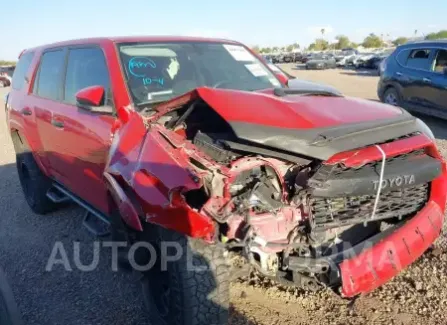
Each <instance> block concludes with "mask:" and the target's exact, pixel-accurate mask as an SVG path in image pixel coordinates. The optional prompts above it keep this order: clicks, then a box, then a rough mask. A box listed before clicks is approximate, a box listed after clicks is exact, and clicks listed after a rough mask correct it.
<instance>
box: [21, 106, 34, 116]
mask: <svg viewBox="0 0 447 325" xmlns="http://www.w3.org/2000/svg"><path fill="white" fill-rule="evenodd" d="M21 113H22V115H25V116H30V115H32V114H33V112H32V111H31V110H30V109H29V108H24V109H22V112H21Z"/></svg>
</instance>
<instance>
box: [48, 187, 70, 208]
mask: <svg viewBox="0 0 447 325" xmlns="http://www.w3.org/2000/svg"><path fill="white" fill-rule="evenodd" d="M47 198H49V199H50V201H51V202H53V203H56V204H62V203H67V202H70V201H71V199H70V198H69V197H68V196H67V195H65V194H64V193H62V192H61V191H59V190H58V189H57V188H55V187H51V188H50V189H49V190H48V192H47Z"/></svg>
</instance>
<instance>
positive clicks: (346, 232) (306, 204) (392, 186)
mask: <svg viewBox="0 0 447 325" xmlns="http://www.w3.org/2000/svg"><path fill="white" fill-rule="evenodd" d="M156 124H158V125H161V126H163V130H166V131H163V132H160V133H162V134H163V137H164V138H165V139H169V140H168V141H169V142H170V143H171V145H172V146H173V147H177V146H178V144H179V143H181V141H185V140H186V141H187V142H188V143H189V144H188V148H189V149H188V150H189V151H191V150H190V149H191V148H194V149H192V151H194V152H195V153H196V155H195V156H194V155H193V156H191V157H190V159H189V162H190V165H191V169H192V170H194V171H195V173H197V174H200V176H201V177H200V178H201V184H202V187H201V188H200V189H199V190H193V191H188V192H185V193H183V195H184V197H185V200H186V202H187V204H188V205H189V206H190V207H191V208H193V209H194V210H195V211H198V212H199V213H201V214H203V215H206V216H209V217H211V218H212V219H213V220H215V221H216V222H217V223H218V234H217V235H216V236H218V238H217V239H218V240H219V241H220V242H221V243H223V244H225V245H226V246H227V248H228V249H229V250H231V251H236V252H239V253H240V254H242V255H243V256H244V257H246V258H247V260H248V261H249V262H250V264H251V265H252V266H253V267H255V268H256V269H257V270H258V271H260V272H261V273H263V274H264V275H266V276H270V277H273V278H275V279H277V280H279V281H281V282H283V283H285V284H290V285H298V286H304V287H307V288H310V289H316V288H319V287H320V286H321V285H329V286H332V285H336V284H337V283H338V282H339V277H338V271H337V267H336V265H334V263H336V262H337V261H339V260H340V258H342V256H340V252H343V251H345V250H347V249H350V248H352V247H355V246H356V245H358V244H361V243H362V242H364V241H365V240H367V239H372V238H376V237H377V236H378V235H380V233H381V232H382V231H383V230H384V229H386V228H387V226H388V225H392V224H395V223H397V222H399V221H401V220H404V219H406V218H410V217H411V216H413V215H414V214H415V213H416V212H417V211H419V210H420V209H421V208H422V207H423V206H424V205H425V203H426V202H427V200H428V198H429V182H430V181H431V180H432V179H434V178H435V177H437V176H438V175H439V173H440V166H439V162H438V161H437V160H436V159H435V158H432V157H430V156H429V155H427V154H426V152H425V151H424V150H423V149H421V150H416V151H411V148H410V149H409V152H407V153H405V154H402V155H398V156H395V157H393V158H390V159H388V160H387V169H386V175H385V177H386V178H385V179H384V181H382V185H381V186H380V187H381V189H382V188H383V190H382V194H381V195H382V197H381V198H382V200H380V201H379V202H378V204H376V205H377V206H376V208H377V212H375V215H374V219H371V216H372V211H373V206H374V205H375V199H376V192H377V182H378V181H377V179H378V175H379V174H378V170H379V169H380V168H379V167H380V161H372V162H368V163H364V164H362V165H360V166H357V167H356V168H346V167H345V166H343V164H342V163H332V164H328V163H327V162H325V161H322V160H321V159H315V158H309V157H307V156H304V155H299V154H296V153H292V152H287V151H284V150H281V149H278V148H271V147H268V146H263V145H260V144H257V143H253V142H250V141H246V140H243V139H240V138H238V137H237V136H236V135H235V134H234V132H233V130H232V128H231V127H230V126H229V124H228V123H227V121H225V120H224V119H223V118H221V117H220V116H219V114H218V113H216V111H214V110H213V109H211V108H210V107H209V105H208V104H207V103H206V102H204V101H202V100H201V99H195V100H193V101H190V102H188V103H187V104H184V105H180V106H179V107H178V108H176V109H173V110H171V111H170V112H168V113H167V114H164V115H162V116H159V117H157V118H156ZM417 134H418V133H413V134H408V135H405V136H403V137H400V138H397V139H390V141H399V140H403V139H406V138H409V137H411V136H414V135H417ZM174 139H175V140H174ZM181 139H183V140H181ZM196 149H197V150H198V151H199V152H200V155H199V156H197V152H196V151H195V150H196ZM202 154H203V155H202ZM217 166H218V167H217ZM421 166H422V167H421ZM403 169H404V170H405V171H406V174H405V175H402V170H403ZM407 174H408V175H407ZM415 175H417V176H416V178H415ZM327 257H330V258H327ZM331 264H332V265H331Z"/></svg>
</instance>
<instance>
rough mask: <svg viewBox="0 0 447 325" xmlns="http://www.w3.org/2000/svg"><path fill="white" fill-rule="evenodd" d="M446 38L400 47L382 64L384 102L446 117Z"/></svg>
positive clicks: (381, 92) (380, 85)
mask: <svg viewBox="0 0 447 325" xmlns="http://www.w3.org/2000/svg"><path fill="white" fill-rule="evenodd" d="M446 68H447V40H437V41H421V42H415V43H409V44H405V45H402V46H399V47H398V48H397V49H396V50H395V51H394V52H393V53H392V54H391V55H390V56H389V57H388V58H387V59H386V60H384V61H383V63H382V64H381V67H380V75H381V77H380V81H379V84H378V95H379V98H380V100H381V101H382V102H384V103H387V104H391V105H396V106H401V107H404V108H406V109H408V110H411V111H415V112H420V113H423V114H429V115H433V116H437V117H441V118H447V69H446Z"/></svg>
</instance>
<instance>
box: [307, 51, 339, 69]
mask: <svg viewBox="0 0 447 325" xmlns="http://www.w3.org/2000/svg"><path fill="white" fill-rule="evenodd" d="M336 67H337V62H336V61H335V58H334V57H333V56H330V55H327V54H316V55H314V56H313V57H312V58H310V59H309V60H308V61H306V69H315V70H324V69H332V68H336Z"/></svg>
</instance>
